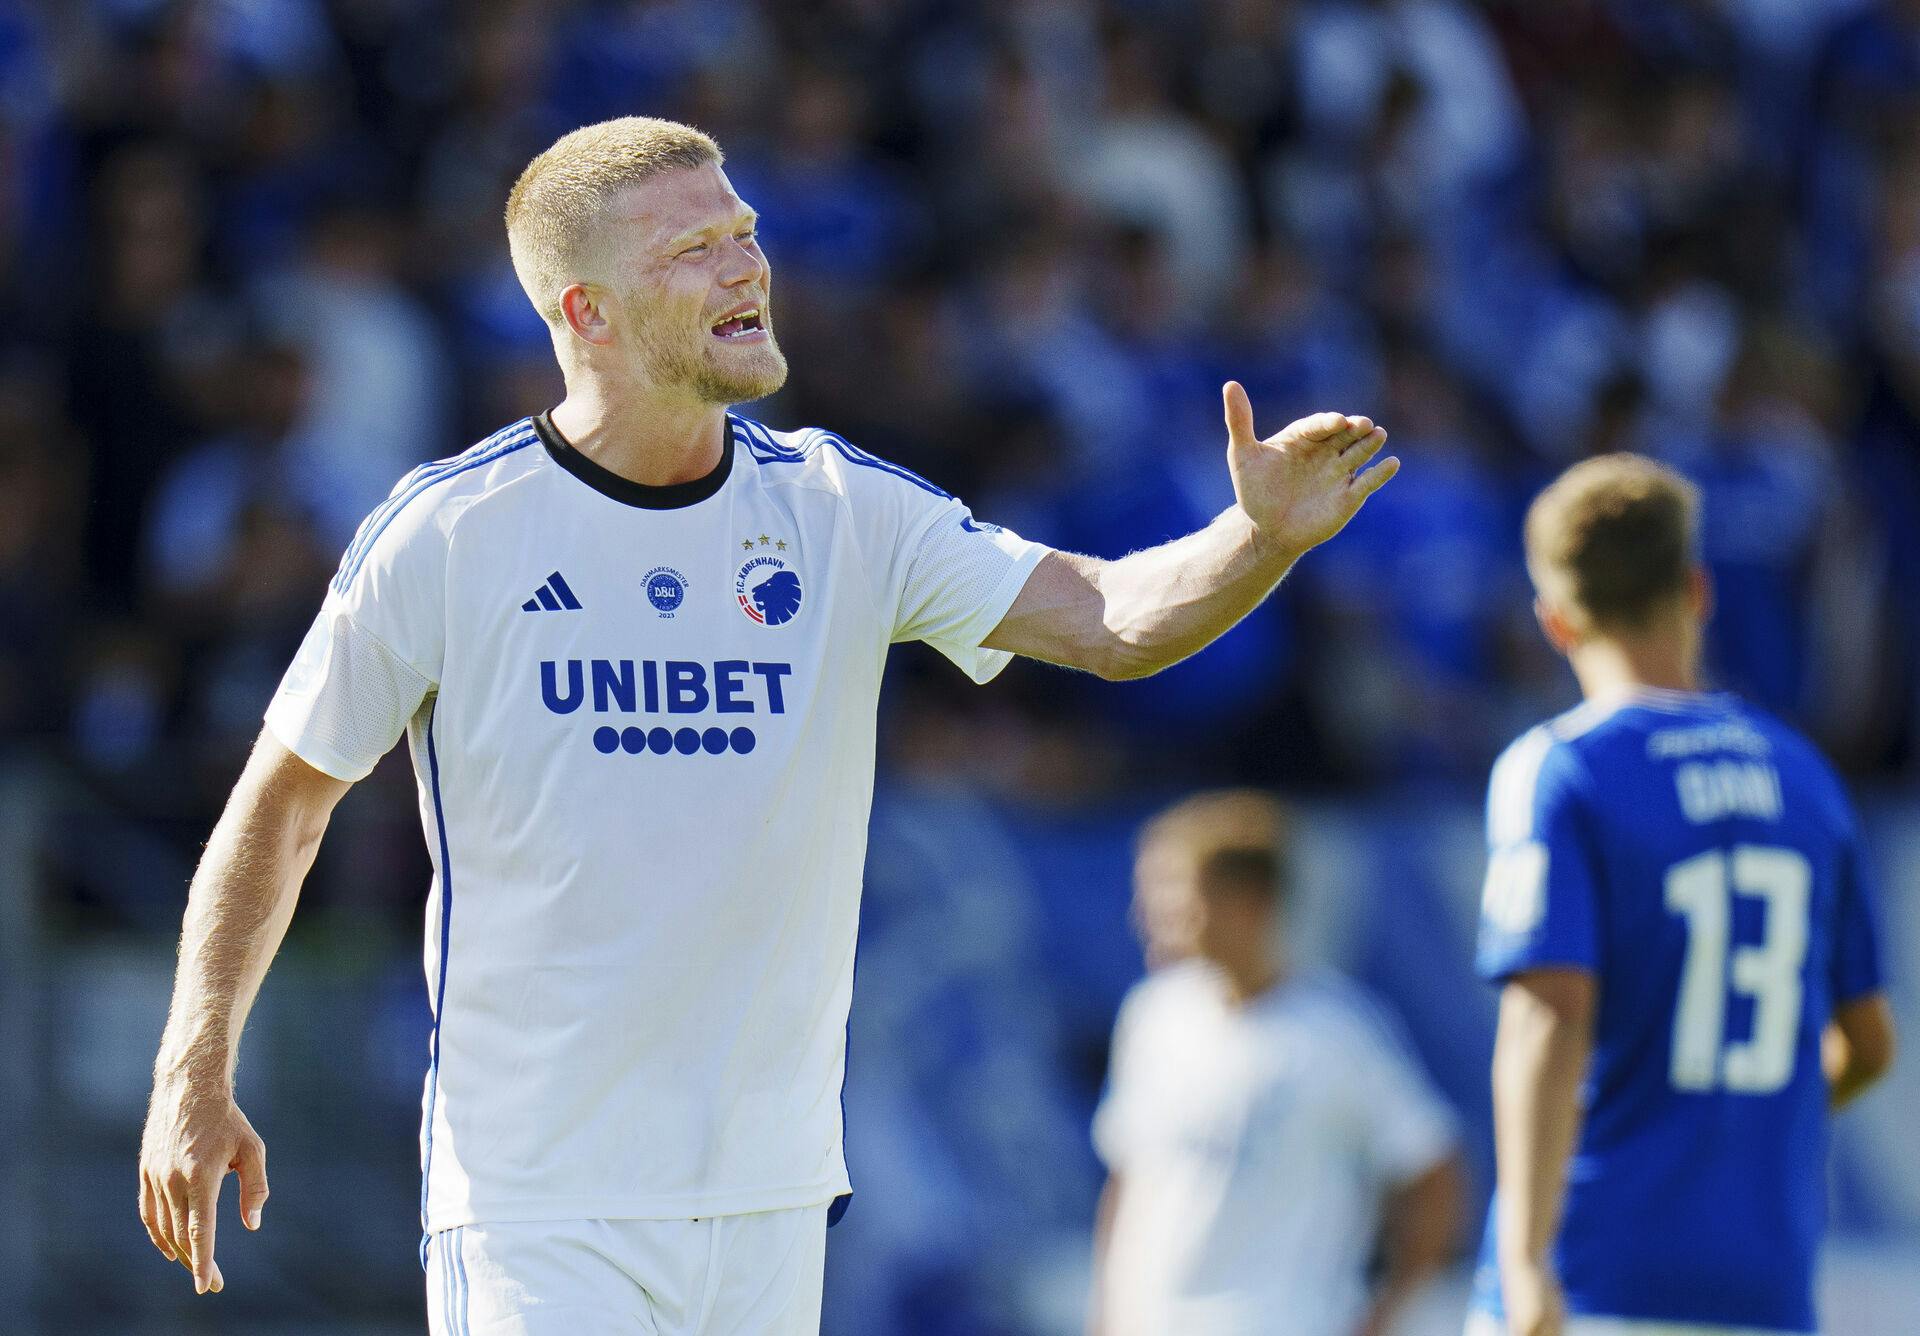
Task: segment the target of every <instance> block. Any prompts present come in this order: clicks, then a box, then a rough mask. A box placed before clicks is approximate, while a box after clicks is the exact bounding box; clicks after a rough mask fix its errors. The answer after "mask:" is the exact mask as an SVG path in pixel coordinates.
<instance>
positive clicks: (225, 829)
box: [155, 750, 344, 1085]
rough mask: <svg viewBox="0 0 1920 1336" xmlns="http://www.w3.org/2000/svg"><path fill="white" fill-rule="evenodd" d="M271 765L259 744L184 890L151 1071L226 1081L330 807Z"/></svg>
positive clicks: (157, 1073) (290, 916) (310, 862)
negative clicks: (282, 779) (293, 788)
mask: <svg viewBox="0 0 1920 1336" xmlns="http://www.w3.org/2000/svg"><path fill="white" fill-rule="evenodd" d="M271 769H272V761H271V758H270V757H267V756H265V755H263V752H262V751H261V750H256V752H255V753H254V756H253V758H252V759H251V760H250V761H249V762H248V765H247V768H246V771H245V772H244V773H243V774H242V775H241V778H240V782H239V783H238V784H237V785H235V787H234V791H233V794H232V796H231V797H230V798H229V799H228V801H227V807H226V810H225V812H224V813H222V815H221V817H220V820H219V823H218V824H217V825H215V827H214V829H213V834H212V836H211V837H210V838H209V839H208V841H207V847H206V851H205V853H204V854H203V855H202V856H201V859H200V866H199V869H198V870H197V871H196V872H195V874H194V878H193V883H192V886H191V887H190V888H189V890H188V892H187V910H186V917H185V921H184V924H183V926H182V931H181V937H180V959H179V966H178V970H177V972H176V974H175V977H174V991H173V1002H172V1006H171V1008H170V1009H169V1012H168V1016H167V1025H166V1030H165V1033H164V1034H163V1036H162V1038H161V1043H160V1052H159V1056H158V1058H157V1059H156V1061H155V1075H156V1078H164V1077H167V1076H187V1077H191V1078H195V1079H199V1080H220V1081H224V1082H226V1083H227V1084H229V1085H230V1084H231V1083H232V1080H233V1071H234V1065H235V1062H236V1060H237V1057H238V1052H239V1039H240V1031H241V1029H242V1027H243V1026H244V1025H245V1024H246V1018H247V1013H248V1012H249V1011H250V1010H251V1009H252V1007H253V1000H254V997H255V996H256V995H257V994H258V992H259V990H260V984H261V981H262V980H263V979H264V978H265V977H266V973H267V966H268V964H269V962H271V960H272V959H273V955H274V953H275V952H276V951H277V950H278V949H279V947H280V942H281V940H282V939H283V938H284V937H285V936H286V931H287V925H288V923H289V922H290V921H291V920H292V917H293V908H294V903H295V901H296V900H297V899H298V897H299V891H300V884H301V882H302V881H303V880H305V878H306V875H307V871H308V869H309V868H311V866H312V864H313V858H314V853H315V851H316V850H317V849H318V848H319V844H320V836H321V834H322V833H323V832H324V830H325V829H326V819H327V815H328V812H329V811H330V810H331V803H327V804H325V806H324V808H323V809H322V810H319V811H317V812H316V811H315V810H314V804H313V803H312V802H311V801H303V800H302V798H301V797H300V796H298V795H294V794H290V793H288V792H285V791H284V790H283V789H282V788H280V787H279V786H276V784H275V783H274V782H273V776H272V774H271ZM342 787H343V788H344V786H342Z"/></svg>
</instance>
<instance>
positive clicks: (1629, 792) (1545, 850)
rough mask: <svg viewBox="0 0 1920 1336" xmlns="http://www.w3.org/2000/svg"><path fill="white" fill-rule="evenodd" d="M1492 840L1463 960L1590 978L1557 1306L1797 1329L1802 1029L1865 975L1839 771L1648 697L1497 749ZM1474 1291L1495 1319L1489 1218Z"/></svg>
mask: <svg viewBox="0 0 1920 1336" xmlns="http://www.w3.org/2000/svg"><path fill="white" fill-rule="evenodd" d="M1487 837H1488V846H1489V850H1490V859H1489V864H1488V871H1487V886H1486V893H1485V898H1484V902H1483V905H1482V918H1481V929H1480V944H1479V957H1478V962H1477V963H1478V967H1479V970H1480V973H1481V974H1482V975H1483V976H1484V977H1486V978H1487V979H1489V980H1492V981H1495V982H1498V981H1500V980H1504V979H1506V978H1508V977H1509V976H1511V975H1513V974H1516V973H1518V972H1520V971H1523V970H1529V969H1537V968H1543V967H1571V968H1577V969H1585V970H1591V971H1592V972H1593V973H1594V975H1595V976H1596V977H1597V979H1598V983H1599V1002H1598V1012H1597V1015H1596V1017H1595V1031H1594V1042H1593V1056H1592V1060H1591V1062H1590V1064H1589V1067H1588V1070H1587V1074H1586V1079H1585V1083H1584V1086H1583V1088H1582V1091H1581V1108H1582V1123H1581V1129H1580V1137H1579V1142H1578V1144H1577V1145H1576V1147H1575V1151H1574V1156H1573V1160H1572V1163H1571V1164H1570V1166H1569V1168H1568V1176H1567V1180H1568V1181H1567V1197H1566V1210H1565V1215H1564V1217H1563V1220H1562V1223H1561V1228H1560V1235H1559V1238H1558V1240H1557V1241H1556V1243H1555V1250H1554V1256H1555V1261H1556V1263H1557V1266H1558V1268H1559V1273H1560V1278H1561V1281H1562V1283H1563V1284H1564V1286H1565V1289H1566V1296H1567V1304H1568V1308H1569V1310H1570V1311H1571V1312H1573V1313H1576V1314H1592V1315H1606V1316H1614V1317H1624V1318H1639V1319H1648V1320H1664V1321H1670V1322H1692V1323H1718V1324H1725V1325H1730V1326H1746V1327H1761V1328H1770V1329H1778V1330H1783V1331H1811V1330H1813V1329H1814V1312H1813V1267H1814V1254H1815V1251H1816V1249H1817V1247H1818V1244H1819V1240H1820V1234H1821V1230H1822V1228H1823V1226H1824V1222H1825V1204H1826V1203H1825V1191H1826V1190H1825V1160H1826V1149H1827V1086H1826V1079H1825V1076H1824V1074H1823V1073H1822V1071H1821V1067H1820V1036H1821V1032H1822V1031H1823V1029H1824V1028H1825V1027H1826V1024H1827V1022H1828V1019H1829V1018H1830V1017H1831V1016H1832V1014H1833V1010H1834V1008H1835V1007H1836V1006H1838V1005H1840V1004H1842V1003H1845V1002H1849V1001H1852V1000H1854V999H1856V998H1860V997H1863V996H1865V995H1867V994H1869V993H1873V992H1875V991H1877V990H1878V989H1879V988H1880V986H1881V981H1880V964H1879V950H1878V945H1877V941H1876V928H1875V917H1876V914H1875V905H1874V892H1873V888H1872V883H1871V878H1870V875H1869V872H1868V868H1867V857H1866V852H1865V850H1864V848H1863V847H1862V843H1861V837H1860V831H1859V826H1858V823H1857V821H1856V819H1855V817H1854V814H1853V810H1852V807H1851V804H1850V803H1849V802H1848V800H1847V797H1846V795H1845V792H1844V791H1843V789H1842V788H1841V785H1840V783H1839V781H1838V779H1837V778H1836V777H1835V775H1834V773H1833V771H1832V770H1831V769H1830V768H1829V766H1828V765H1827V763H1826V761H1825V760H1824V758H1822V757H1821V756H1820V754H1819V753H1818V752H1817V751H1816V750H1815V748H1814V747H1813V745H1812V744H1811V743H1809V742H1808V741H1807V740H1806V739H1805V738H1803V737H1801V736H1800V735H1799V734H1798V733H1796V732H1795V731H1793V730H1792V729H1790V728H1788V727H1787V726H1786V725H1784V724H1782V723H1780V722H1779V721H1778V720H1776V719H1773V718H1771V717H1769V716H1767V715H1766V714H1764V713H1762V712H1761V711H1759V710H1756V709H1753V708H1752V707H1750V706H1748V705H1746V704H1745V703H1744V702H1742V701H1740V700H1738V699H1736V698H1734V697H1731V696H1725V695H1696V694H1687V693H1679V692H1668V691H1645V692H1641V693H1638V694H1636V695H1635V696H1634V697H1632V698H1631V699H1630V700H1628V701H1627V702H1626V703H1624V704H1618V705H1612V706H1607V707H1599V706H1586V707H1582V708H1581V709H1577V710H1574V711H1573V712H1571V713H1570V714H1567V715H1564V716H1562V717H1561V718H1559V719H1557V720H1555V721H1553V722H1552V723H1549V724H1545V725H1542V726H1541V727H1539V728H1536V729H1534V730H1533V731H1531V732H1529V733H1527V734H1526V735H1525V736H1524V737H1522V738H1521V739H1520V740H1519V741H1518V742H1516V743H1514V744H1513V746H1511V747H1510V748H1508V749H1507V751H1506V753H1505V754H1504V755H1503V756H1502V757H1501V758H1500V760H1499V762H1498V764H1496V765H1495V767H1494V771H1493V777H1492V782H1491V784H1490V787H1489V793H1488V800H1487ZM1494 1210H1495V1211H1497V1210H1498V1203H1497V1202H1496V1204H1495V1207H1494ZM1475 1303H1476V1305H1477V1306H1479V1307H1481V1308H1484V1309H1487V1310H1490V1311H1493V1312H1495V1313H1497V1312H1499V1311H1500V1310H1499V1304H1500V1296H1499V1274H1498V1270H1497V1267H1496V1265H1495V1252H1494V1231H1493V1214H1492V1213H1491V1212H1490V1213H1489V1217H1488V1221H1487V1231H1486V1237H1485V1240H1484V1244H1483V1248H1482V1252H1481V1260H1480V1268H1479V1274H1478V1276H1477V1277H1476V1284H1475Z"/></svg>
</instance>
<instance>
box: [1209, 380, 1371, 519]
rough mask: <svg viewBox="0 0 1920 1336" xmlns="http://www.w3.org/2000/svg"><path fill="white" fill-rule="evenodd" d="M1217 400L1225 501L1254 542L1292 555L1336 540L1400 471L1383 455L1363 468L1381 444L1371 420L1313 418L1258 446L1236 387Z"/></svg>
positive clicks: (1317, 415)
mask: <svg viewBox="0 0 1920 1336" xmlns="http://www.w3.org/2000/svg"><path fill="white" fill-rule="evenodd" d="M1221 396H1222V398H1223V399H1224V400H1225V402H1226V411H1227V469H1228V471H1229V472H1230V473H1232V475H1233V494H1234V496H1235V497H1236V498H1238V500H1239V502H1240V508H1241V509H1242V510H1244V511H1246V513H1247V516H1248V518H1250V519H1251V520H1252V521H1253V523H1254V527H1255V528H1256V529H1258V530H1259V532H1260V534H1261V536H1262V537H1263V538H1265V539H1266V540H1267V541H1269V542H1271V543H1273V544H1274V545H1276V546H1277V547H1280V548H1282V549H1284V550H1285V551H1288V552H1292V553H1294V554H1296V555H1298V554H1300V553H1303V552H1305V551H1307V549H1309V548H1312V547H1317V546H1319V545H1320V544H1321V543H1324V542H1326V541H1327V540H1328V539H1329V538H1331V537H1333V536H1334V535H1335V534H1337V533H1339V532H1340V530H1342V529H1343V528H1345V527H1346V524H1347V521H1348V520H1350V519H1352V518H1353V517H1354V515H1355V514H1356V513H1357V512H1358V511H1359V509H1360V507H1361V505H1362V504H1364V503H1365V501H1366V499H1367V498H1368V497H1370V496H1372V495H1373V494H1374V493H1375V492H1377V491H1379V490H1380V489H1381V488H1382V487H1383V486H1385V485H1386V482H1387V480H1388V479H1389V478H1391V477H1393V475H1394V474H1396V473H1398V472H1399V471H1400V461H1399V460H1398V459H1396V458H1394V457H1393V456H1391V455H1389V456H1387V458H1385V459H1383V460H1381V461H1380V463H1379V464H1377V465H1376V466H1374V467H1373V468H1370V469H1369V468H1367V463H1368V461H1369V460H1371V459H1372V458H1373V457H1374V456H1375V455H1376V454H1378V453H1379V451H1380V447H1381V446H1382V445H1384V444H1385V443H1386V439H1387V433H1386V429H1385V428H1383V427H1376V426H1374V425H1373V419H1372V418H1364V417H1348V416H1347V415H1346V414H1344V413H1315V414H1314V415H1313V416H1312V417H1304V418H1301V419H1300V420H1299V421H1298V422H1293V423H1289V424H1288V425H1287V426H1286V427H1285V428H1283V429H1282V430H1281V431H1279V432H1277V433H1275V434H1274V435H1272V436H1269V437H1268V438H1267V439H1266V440H1264V441H1263V440H1261V439H1260V438H1259V437H1258V436H1256V435H1255V434H1254V430H1253V405H1252V404H1250V403H1248V402H1247V392H1246V391H1245V390H1244V389H1242V388H1241V387H1240V383H1239V382H1238V381H1232V380H1230V381H1228V382H1227V383H1226V385H1225V386H1224V387H1223V388H1222V390H1221ZM1363 469H1365V470H1366V471H1365V472H1361V470H1363Z"/></svg>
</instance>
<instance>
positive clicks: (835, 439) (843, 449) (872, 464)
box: [815, 428, 953, 501]
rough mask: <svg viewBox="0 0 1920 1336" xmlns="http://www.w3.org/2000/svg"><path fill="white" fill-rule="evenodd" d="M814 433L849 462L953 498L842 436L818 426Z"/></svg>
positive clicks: (950, 498) (946, 492)
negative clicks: (820, 428)
mask: <svg viewBox="0 0 1920 1336" xmlns="http://www.w3.org/2000/svg"><path fill="white" fill-rule="evenodd" d="M815 434H816V435H818V436H819V437H821V438H822V439H823V440H825V441H826V442H827V444H828V445H831V446H832V447H833V448H834V449H836V450H838V451H839V452H840V453H841V455H843V456H844V457H845V458H846V459H847V461H848V462H849V463H854V464H860V465H863V466H864V467H866V468H870V469H879V470H880V471H881V472H882V473H891V474H892V475H893V476H894V477H896V478H904V479H906V480H907V481H908V482H910V483H912V484H913V485H914V486H915V487H918V488H920V489H921V490H922V491H927V492H932V493H933V494H934V495H935V496H937V497H940V498H942V499H944V500H948V501H951V500H952V499H953V493H951V492H949V491H948V490H947V489H946V488H944V487H940V486H936V485H935V484H933V483H930V482H928V481H927V480H926V479H925V478H923V477H921V476H920V475H919V474H918V473H915V472H914V471H913V470H912V469H909V468H902V467H901V466H900V465H898V464H895V463H893V462H892V461H890V460H885V459H882V458H880V456H878V455H872V454H868V453H867V452H866V451H865V450H862V449H861V448H860V447H859V446H857V445H854V444H853V443H852V442H851V441H849V440H847V439H846V438H845V437H844V436H836V435H834V434H833V433H832V432H830V431H821V430H819V429H818V428H815Z"/></svg>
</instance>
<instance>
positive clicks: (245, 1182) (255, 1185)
mask: <svg viewBox="0 0 1920 1336" xmlns="http://www.w3.org/2000/svg"><path fill="white" fill-rule="evenodd" d="M233 1170H234V1172H235V1173H237V1174H239V1175H240V1219H241V1220H242V1221H243V1222H244V1223H245V1224H246V1226H247V1228H248V1229H258V1228H260V1210H261V1208H262V1207H264V1206H265V1205H266V1204H267V1144H266V1142H264V1141H262V1140H261V1139H260V1138H259V1137H258V1136H256V1135H254V1134H253V1133H251V1132H249V1133H248V1134H247V1135H245V1136H243V1137H241V1138H240V1149H239V1150H238V1151H237V1152H236V1153H235V1155H234V1159H233Z"/></svg>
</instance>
